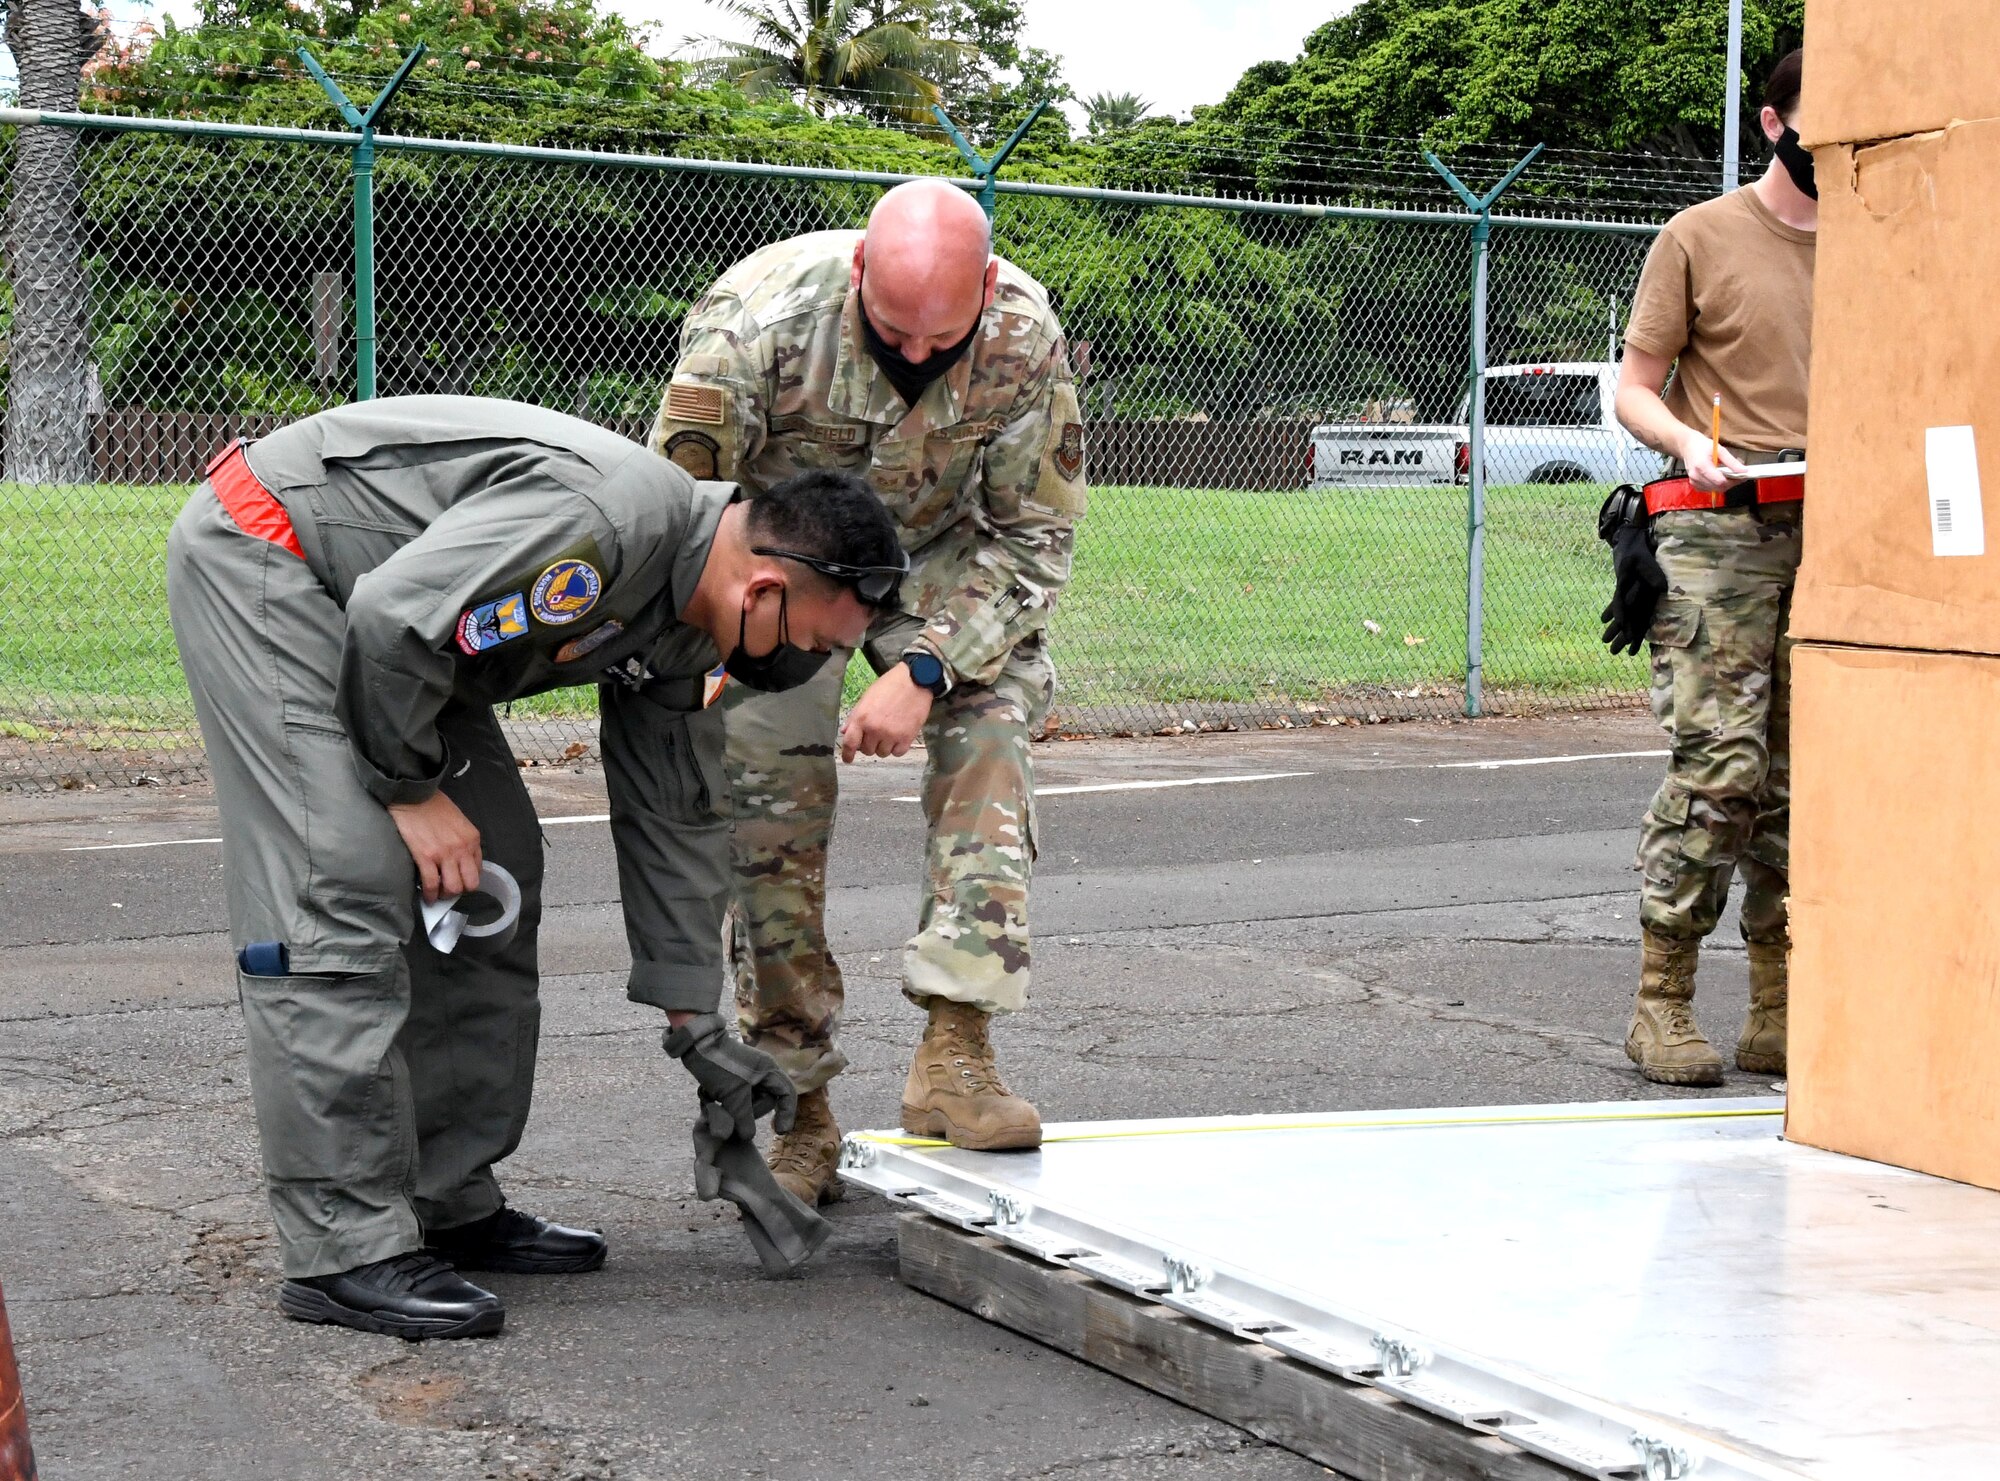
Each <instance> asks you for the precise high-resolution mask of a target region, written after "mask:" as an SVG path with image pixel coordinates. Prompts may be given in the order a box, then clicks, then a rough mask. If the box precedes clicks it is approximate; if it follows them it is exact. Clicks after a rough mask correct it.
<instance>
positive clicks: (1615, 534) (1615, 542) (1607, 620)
mask: <svg viewBox="0 0 2000 1481" xmlns="http://www.w3.org/2000/svg"><path fill="white" fill-rule="evenodd" d="M1652 523H1653V522H1652V520H1651V519H1650V518H1649V517H1648V516H1647V514H1646V496H1645V495H1644V494H1643V493H1641V492H1640V491H1639V490H1638V489H1635V488H1633V487H1632V486H1631V485H1630V484H1620V485H1619V486H1618V487H1617V488H1615V489H1613V490H1612V491H1611V494H1610V497H1609V498H1607V499H1606V500H1605V501H1604V507H1603V508H1601V509H1599V510H1598V511H1597V534H1598V538H1599V539H1601V540H1603V541H1604V542H1605V543H1606V544H1608V545H1609V546H1610V547H1611V572H1612V580H1613V583H1614V584H1613V587H1612V592H1611V603H1610V605H1609V606H1607V607H1606V608H1605V609H1604V611H1603V612H1602V613H1600V614H1599V616H1598V621H1600V622H1602V623H1603V624H1604V641H1605V642H1606V643H1607V644H1609V645H1610V647H1611V651H1612V652H1613V653H1637V652H1638V651H1639V649H1640V648H1641V647H1642V646H1643V645H1644V644H1645V641H1646V634H1647V633H1648V632H1649V631H1651V630H1652V626H1653V614H1654V612H1655V611H1657V610H1658V609H1659V605H1660V598H1661V597H1662V596H1664V595H1665V594H1666V590H1667V573H1666V572H1665V571H1663V570H1661V569H1660V563H1659V561H1658V560H1657V559H1656V558H1655V556H1654V554H1653V550H1654V544H1653V528H1652Z"/></svg>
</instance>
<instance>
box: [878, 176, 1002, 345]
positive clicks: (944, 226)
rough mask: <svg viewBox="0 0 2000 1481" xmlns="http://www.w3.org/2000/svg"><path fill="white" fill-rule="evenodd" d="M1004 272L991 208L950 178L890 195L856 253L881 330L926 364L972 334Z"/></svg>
mask: <svg viewBox="0 0 2000 1481" xmlns="http://www.w3.org/2000/svg"><path fill="white" fill-rule="evenodd" d="M998 272H999V265H998V264H997V263H996V262H995V261H994V258H993V231H992V228H991V226H990V225H988V223H987V220H986V213H985V212H984V211H982V210H981V209H980V208H979V203H978V202H977V201H975V200H974V199H973V198H972V197H971V196H970V195H969V194H968V193H967V192H965V191H963V190H961V189H959V187H957V186H956V185H947V184H946V183H945V182H944V181H942V180H910V181H906V182H905V183H903V184H901V185H898V186H897V187H896V188H895V189H894V190H891V191H890V192H889V193H888V194H886V195H884V196H883V197H882V199H881V200H879V201H877V202H876V203H875V209H874V210H873V211H872V212H870V213H869V216H868V232H867V235H866V236H864V237H863V238H862V240H861V242H860V244H859V245H858V246H857V247H856V248H855V251H854V272H853V282H854V284H855V285H856V286H857V287H858V288H860V290H861V304H862V307H863V308H864V309H865V310H867V313H868V318H869V320H870V321H871V322H872V323H873V324H874V326H875V330H876V333H878V334H880V335H881V336H882V338H883V339H885V340H887V341H888V342H889V344H890V345H891V346H892V347H894V348H895V349H896V350H898V351H900V352H901V353H902V355H903V356H904V358H906V359H908V360H910V361H912V362H913V363H919V364H920V363H922V362H923V361H924V360H926V359H928V358H929V357H930V356H931V355H932V354H934V353H935V352H936V351H938V350H941V349H944V348H945V347H946V346H948V345H954V344H957V343H958V341H960V340H962V339H964V338H965V337H966V335H968V334H970V333H971V332H972V326H973V325H974V324H976V323H977V322H978V321H979V316H980V314H982V313H983V312H985V309H986V305H987V304H989V303H991V302H992V301H993V284H994V282H995V280H996V278H997V275H998Z"/></svg>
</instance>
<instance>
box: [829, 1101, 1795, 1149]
mask: <svg viewBox="0 0 2000 1481" xmlns="http://www.w3.org/2000/svg"><path fill="white" fill-rule="evenodd" d="M1784 1114H1785V1111H1784V1107H1782V1106H1777V1107H1772V1108H1770V1109H1765V1108H1763V1107H1758V1108H1754V1109H1752V1108H1746V1107H1741V1106H1736V1107H1722V1108H1718V1109H1713V1110H1710V1109H1704V1108H1701V1107H1687V1108H1682V1107H1673V1108H1670V1109H1662V1110H1643V1111H1600V1112H1597V1113H1595V1114H1591V1115H1578V1114H1577V1113H1575V1112H1573V1111H1572V1112H1562V1111H1557V1112H1552V1113H1548V1114H1525V1115H1514V1116H1492V1115H1487V1116H1477V1115H1473V1116H1426V1117H1424V1118H1422V1119H1420V1120H1415V1121H1412V1120H1408V1119H1405V1118H1401V1117H1384V1118H1381V1119H1379V1120H1369V1121H1351V1120H1340V1121H1266V1122H1260V1123H1258V1124H1257V1125H1254V1126H1142V1127H1136V1128H1133V1129H1131V1130H1127V1131H1091V1132H1071V1133H1069V1134H1067V1135H1065V1136H1050V1137H1043V1138H1042V1145H1043V1146H1045V1147H1046V1146H1052V1145H1054V1144H1056V1143H1060V1142H1111V1141H1125V1140H1129V1139H1132V1138H1136V1137H1157V1136H1221V1135H1224V1134H1228V1133H1238V1132H1246V1131H1391V1130H1397V1129H1402V1128H1414V1127H1437V1126H1567V1125H1587V1124H1590V1123H1593V1122H1599V1121H1727V1120H1739V1119H1741V1118H1743V1117H1746V1116H1782V1115H1784ZM855 1135H856V1136H857V1137H859V1138H860V1139H861V1140H862V1141H866V1142H874V1143H875V1144H877V1145H878V1146H883V1147H922V1148H928V1147H948V1146H950V1145H951V1143H950V1142H946V1141H939V1140H938V1139H937V1138H935V1137H924V1136H883V1135H880V1134H879V1133H875V1132H867V1131H863V1132H856V1133H855Z"/></svg>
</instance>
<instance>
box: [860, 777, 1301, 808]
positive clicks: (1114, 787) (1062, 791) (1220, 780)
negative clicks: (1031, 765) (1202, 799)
mask: <svg viewBox="0 0 2000 1481" xmlns="http://www.w3.org/2000/svg"><path fill="white" fill-rule="evenodd" d="M1311 775H1312V773H1311V772H1309V771H1259V772H1253V773H1251V774H1250V775H1248V776H1190V777H1175V778H1173V779H1172V780H1170V781H1164V782H1094V783H1092V784H1091V785H1089V786H1086V787H1037V788H1035V795H1036V796H1037V797H1074V796H1076V795H1077V794H1078V793H1079V792H1155V791H1158V790H1160V789H1161V788H1163V787H1219V786H1222V785H1223V784H1224V783H1225V782H1275V781H1281V780H1283V779H1284V778H1286V777H1300V776H1311ZM889 800H890V801H891V802H921V801H923V799H922V798H921V797H892V798H890V799H889Z"/></svg>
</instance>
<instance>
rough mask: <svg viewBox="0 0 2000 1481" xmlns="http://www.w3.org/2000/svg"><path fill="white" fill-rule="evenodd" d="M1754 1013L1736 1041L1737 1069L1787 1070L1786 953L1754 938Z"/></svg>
mask: <svg viewBox="0 0 2000 1481" xmlns="http://www.w3.org/2000/svg"><path fill="white" fill-rule="evenodd" d="M1748 950H1749V953H1750V1016H1749V1017H1748V1018H1746V1019H1744V1020H1743V1037H1742V1038H1740V1039H1738V1040H1737V1041H1736V1068H1737V1069H1739V1070H1748V1071H1749V1072H1750V1073H1751V1074H1753V1075H1782V1074H1784V1073H1785V1003H1786V977H1785V953H1786V948H1785V947H1784V946H1782V945H1776V946H1772V945H1765V944H1762V943H1760V942H1756V941H1752V942H1750V943H1749V944H1748Z"/></svg>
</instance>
